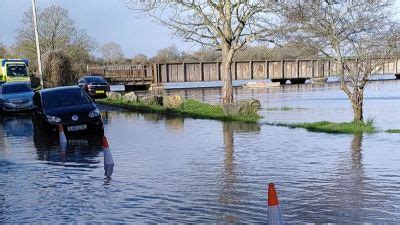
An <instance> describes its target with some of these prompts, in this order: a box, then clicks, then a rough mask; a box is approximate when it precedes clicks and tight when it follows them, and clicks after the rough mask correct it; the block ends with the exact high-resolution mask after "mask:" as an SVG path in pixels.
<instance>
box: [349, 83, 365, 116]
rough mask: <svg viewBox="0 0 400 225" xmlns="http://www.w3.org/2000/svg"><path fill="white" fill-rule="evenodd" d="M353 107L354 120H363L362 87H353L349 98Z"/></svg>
mask: <svg viewBox="0 0 400 225" xmlns="http://www.w3.org/2000/svg"><path fill="white" fill-rule="evenodd" d="M350 100H351V105H352V107H353V115H354V121H355V122H364V116H363V102H364V89H359V88H354V91H353V93H352V96H351V98H350Z"/></svg>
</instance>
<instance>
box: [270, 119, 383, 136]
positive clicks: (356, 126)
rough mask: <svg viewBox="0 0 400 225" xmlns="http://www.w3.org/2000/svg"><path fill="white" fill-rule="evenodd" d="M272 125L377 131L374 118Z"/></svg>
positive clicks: (336, 131) (326, 130)
mask: <svg viewBox="0 0 400 225" xmlns="http://www.w3.org/2000/svg"><path fill="white" fill-rule="evenodd" d="M270 125H275V126H284V127H289V128H304V129H306V130H308V131H311V132H323V133H331V134H362V133H374V132H376V129H375V127H374V125H373V121H372V120H371V121H367V122H366V123H363V122H347V123H346V122H344V123H335V122H328V121H322V122H313V123H294V124H285V123H273V124H270Z"/></svg>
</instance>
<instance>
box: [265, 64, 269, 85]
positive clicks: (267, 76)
mask: <svg viewBox="0 0 400 225" xmlns="http://www.w3.org/2000/svg"><path fill="white" fill-rule="evenodd" d="M265 72H266V77H265V79H266V80H268V79H269V63H268V60H265Z"/></svg>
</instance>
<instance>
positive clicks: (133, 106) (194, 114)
mask: <svg viewBox="0 0 400 225" xmlns="http://www.w3.org/2000/svg"><path fill="white" fill-rule="evenodd" d="M96 102H97V103H99V104H102V105H107V106H113V107H117V108H123V109H127V110H130V111H135V112H145V113H157V114H164V115H173V116H182V117H190V118H197V119H213V120H222V121H239V122H246V123H256V122H258V121H259V120H260V119H261V116H260V115H258V114H254V115H246V116H226V115H225V114H224V111H223V109H222V107H221V106H219V105H211V104H207V103H202V102H199V101H197V100H185V101H184V103H183V106H182V108H178V109H166V108H164V107H163V106H160V105H146V104H144V103H143V102H141V101H137V102H126V101H122V100H110V99H101V100H97V101H96Z"/></svg>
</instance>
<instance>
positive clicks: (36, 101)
mask: <svg viewBox="0 0 400 225" xmlns="http://www.w3.org/2000/svg"><path fill="white" fill-rule="evenodd" d="M33 105H34V106H36V107H38V108H39V109H40V108H42V101H41V99H40V94H39V92H36V93H35V94H34V95H33Z"/></svg>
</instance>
